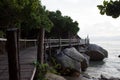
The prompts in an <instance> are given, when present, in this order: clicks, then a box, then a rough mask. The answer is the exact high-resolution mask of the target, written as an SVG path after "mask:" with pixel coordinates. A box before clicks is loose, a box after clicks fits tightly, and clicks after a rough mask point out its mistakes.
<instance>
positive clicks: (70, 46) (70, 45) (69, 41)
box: [69, 38, 72, 47]
mask: <svg viewBox="0 0 120 80" xmlns="http://www.w3.org/2000/svg"><path fill="white" fill-rule="evenodd" d="M69 46H70V47H71V46H72V45H71V38H70V39H69Z"/></svg>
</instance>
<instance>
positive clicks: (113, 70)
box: [85, 41, 120, 78]
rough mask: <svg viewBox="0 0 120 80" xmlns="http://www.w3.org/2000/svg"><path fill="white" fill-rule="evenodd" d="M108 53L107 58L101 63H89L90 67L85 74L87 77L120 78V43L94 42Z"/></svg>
mask: <svg viewBox="0 0 120 80" xmlns="http://www.w3.org/2000/svg"><path fill="white" fill-rule="evenodd" d="M92 43H93V44H97V45H99V46H101V47H103V48H104V49H106V50H107V51H108V58H105V59H104V60H103V61H90V65H89V67H88V68H87V70H86V72H85V73H87V74H88V75H90V76H92V77H95V78H99V77H100V75H101V74H102V75H105V76H106V77H117V78H120V58H119V57H118V56H119V55H120V41H94V42H92Z"/></svg>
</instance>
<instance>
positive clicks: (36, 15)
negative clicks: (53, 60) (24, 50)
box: [0, 0, 52, 63]
mask: <svg viewBox="0 0 120 80" xmlns="http://www.w3.org/2000/svg"><path fill="white" fill-rule="evenodd" d="M21 24H25V25H26V26H25V27H31V28H33V27H34V28H38V29H40V30H39V34H38V59H39V62H41V63H43V61H42V59H43V52H42V50H43V43H44V42H43V40H44V29H46V30H47V31H50V28H51V27H52V22H51V21H50V20H49V18H48V17H47V13H46V10H45V8H44V7H43V6H42V5H41V2H40V0H0V27H4V28H11V27H12V28H13V27H18V28H20V27H21ZM40 60H41V61H40Z"/></svg>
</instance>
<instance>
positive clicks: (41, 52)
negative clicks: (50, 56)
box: [37, 28, 44, 64]
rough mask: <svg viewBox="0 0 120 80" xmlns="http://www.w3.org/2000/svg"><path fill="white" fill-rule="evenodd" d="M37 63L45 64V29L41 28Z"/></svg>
mask: <svg viewBox="0 0 120 80" xmlns="http://www.w3.org/2000/svg"><path fill="white" fill-rule="evenodd" d="M37 61H38V62H39V63H40V64H43V62H44V28H40V30H39V33H38V48H37Z"/></svg>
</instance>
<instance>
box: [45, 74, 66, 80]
mask: <svg viewBox="0 0 120 80" xmlns="http://www.w3.org/2000/svg"><path fill="white" fill-rule="evenodd" d="M45 80H66V79H65V78H64V77H62V76H60V75H56V74H53V73H47V74H46V75H45Z"/></svg>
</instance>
